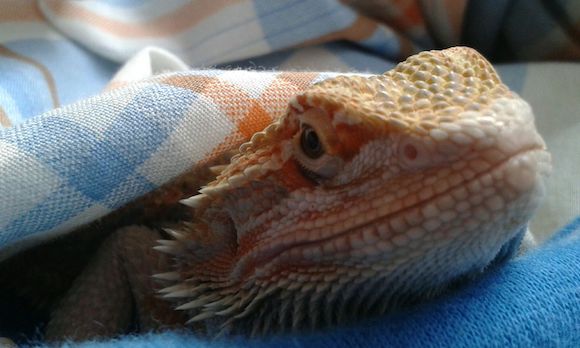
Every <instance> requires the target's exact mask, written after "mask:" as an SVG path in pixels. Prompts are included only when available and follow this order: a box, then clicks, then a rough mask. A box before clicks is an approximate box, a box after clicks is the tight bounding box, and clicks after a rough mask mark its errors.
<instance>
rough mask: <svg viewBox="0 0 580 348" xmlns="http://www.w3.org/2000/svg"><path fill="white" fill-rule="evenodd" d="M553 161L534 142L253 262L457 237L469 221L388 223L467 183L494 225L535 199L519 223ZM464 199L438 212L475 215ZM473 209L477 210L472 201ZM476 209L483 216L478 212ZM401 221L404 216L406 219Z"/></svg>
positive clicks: (375, 250)
mask: <svg viewBox="0 0 580 348" xmlns="http://www.w3.org/2000/svg"><path fill="white" fill-rule="evenodd" d="M549 162H550V155H549V154H548V152H547V151H546V150H545V148H543V146H541V145H532V146H528V147H525V148H523V149H521V150H520V151H518V152H517V153H515V154H514V155H511V156H509V157H507V158H504V159H503V160H500V161H499V162H498V163H497V164H495V165H494V166H492V167H490V168H488V169H487V170H485V171H482V172H480V173H477V174H476V175H475V176H474V177H472V178H471V179H469V180H462V181H461V182H459V183H458V184H456V185H453V186H451V187H449V188H448V189H447V190H445V191H443V192H441V193H439V194H436V195H434V196H432V197H431V198H429V199H427V200H421V201H419V202H416V203H415V204H412V205H409V206H404V207H402V208H401V209H398V210H395V211H392V212H390V213H388V214H386V215H379V216H376V217H375V218H374V219H370V220H367V221H364V222H362V223H359V224H356V225H353V226H350V227H348V228H345V229H344V230H343V231H341V232H339V233H335V234H332V235H328V236H326V237H323V238H319V239H316V240H305V241H301V242H294V243H290V244H279V245H277V246H273V247H272V248H270V250H269V252H268V253H262V254H261V257H259V258H258V259H256V260H254V262H253V264H254V266H255V267H256V268H260V267H261V266H265V267H268V266H269V265H270V266H273V265H275V264H278V265H280V266H284V265H289V266H292V265H297V264H299V265H314V264H319V263H324V262H325V261H324V260H325V258H328V257H336V254H337V253H338V254H345V255H344V256H345V257H346V258H348V257H353V258H361V257H362V258H364V257H367V259H368V261H369V262H371V261H372V260H373V259H377V260H380V259H384V255H385V253H392V252H395V251H396V250H397V249H399V250H406V251H407V252H409V250H410V249H409V247H408V246H409V244H410V243H411V242H412V241H416V240H420V239H422V238H423V239H430V240H432V239H433V238H434V236H435V235H438V236H439V237H442V238H447V239H449V238H458V236H459V235H461V234H462V233H463V234H464V235H465V233H467V232H469V231H466V232H461V231H460V230H461V228H463V229H464V230H469V229H470V228H469V226H461V224H459V225H458V226H454V225H453V224H452V223H451V222H452V221H451V219H450V220H449V221H440V222H441V223H440V224H439V227H438V228H434V227H433V226H428V225H427V221H434V220H433V217H423V218H422V220H423V221H422V222H423V224H421V223H420V222H418V223H417V224H416V225H409V226H407V228H405V229H404V230H402V231H399V232H397V231H394V229H393V227H392V225H390V224H389V222H390V221H392V220H393V219H395V218H396V217H405V216H409V215H413V214H414V215H417V214H421V212H422V211H423V212H424V211H425V208H426V207H427V206H428V205H431V203H434V205H432V206H437V205H438V203H441V202H442V201H443V200H444V199H446V198H445V197H451V196H454V195H455V196H460V192H462V191H463V192H464V191H465V189H466V188H470V187H471V188H472V189H473V188H474V187H476V186H482V189H481V202H480V203H479V204H482V206H484V207H486V208H487V209H488V210H489V211H488V214H487V215H490V216H492V217H493V218H490V219H489V221H487V222H483V223H487V224H493V223H494V218H496V215H499V214H500V213H501V212H502V210H506V209H511V205H512V203H514V202H516V201H518V202H519V201H521V200H520V198H522V197H523V199H527V200H528V201H530V202H531V204H521V203H518V207H517V208H518V209H520V210H522V212H521V213H520V214H518V215H519V216H521V217H522V218H521V220H522V221H521V223H523V222H524V221H523V220H525V219H526V218H527V217H528V216H529V215H531V211H533V210H534V208H535V206H536V204H537V201H538V200H537V199H536V198H538V197H536V196H541V191H542V190H541V189H540V188H539V187H541V186H543V185H542V184H543V181H544V180H542V179H543V178H545V177H546V176H547V175H548V174H549ZM474 183H479V184H474ZM490 188H494V189H490ZM536 191H539V192H536ZM470 194H473V192H470ZM526 196H527V197H526ZM499 200H501V202H500V201H499ZM471 201H475V200H474V199H473V197H471ZM532 201H533V202H532ZM464 202H465V204H463V203H462V204H461V205H462V206H463V208H460V207H459V204H460V201H457V206H456V207H455V209H451V210H448V211H452V210H453V211H452V212H451V213H446V212H445V211H443V212H441V211H440V212H438V214H439V216H440V218H444V217H445V216H451V215H456V216H457V215H459V216H463V217H464V218H467V217H469V216H470V215H472V214H474V211H469V209H470V206H469V205H467V204H468V203H467V202H468V200H467V199H466V200H465V201H464ZM471 208H472V209H474V208H473V204H472V205H471ZM463 209H464V210H463ZM457 210H463V212H461V211H460V212H459V213H458V212H457ZM526 211H527V213H526ZM477 214H480V215H482V213H481V212H480V211H478V213H477ZM479 218H480V219H481V218H482V216H479ZM399 220H401V219H399ZM403 220H405V219H404V218H403ZM409 220H412V219H409ZM407 221H408V220H407ZM510 223H511V224H513V223H514V221H513V220H512V221H511V222H510ZM521 223H520V224H521ZM455 225H457V223H455ZM516 225H519V224H516ZM497 227H500V226H497ZM505 228H506V227H505V226H501V228H497V230H504V229H505ZM476 230H478V229H476ZM514 233H515V232H514ZM428 235H429V236H428ZM471 235H473V233H471ZM512 237H513V235H512V233H511V232H510V233H506V235H505V236H503V237H502V238H503V239H505V240H503V239H502V240H503V242H505V241H507V240H509V239H511V238H512ZM503 242H502V244H503Z"/></svg>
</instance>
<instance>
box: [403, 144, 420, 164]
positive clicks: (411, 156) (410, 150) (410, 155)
mask: <svg viewBox="0 0 580 348" xmlns="http://www.w3.org/2000/svg"><path fill="white" fill-rule="evenodd" d="M403 153H404V154H405V157H407V159H408V160H411V161H413V160H415V159H417V156H418V154H419V152H418V151H417V148H416V147H415V146H414V145H411V144H407V145H405V148H404V149H403Z"/></svg>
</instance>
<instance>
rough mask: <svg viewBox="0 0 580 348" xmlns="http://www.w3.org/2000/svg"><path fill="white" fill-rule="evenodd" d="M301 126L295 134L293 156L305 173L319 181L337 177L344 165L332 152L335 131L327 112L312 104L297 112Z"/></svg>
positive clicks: (313, 179)
mask: <svg viewBox="0 0 580 348" xmlns="http://www.w3.org/2000/svg"><path fill="white" fill-rule="evenodd" d="M298 118H299V120H300V130H299V131H298V133H297V134H296V135H295V137H294V157H295V159H296V160H297V162H298V164H299V167H300V169H301V171H302V174H303V175H304V176H306V177H307V178H308V179H310V180H312V181H315V182H320V181H322V180H324V179H329V178H332V177H334V176H335V175H336V174H337V173H338V172H339V170H340V168H342V160H341V159H340V158H339V157H338V156H335V155H333V152H334V151H333V145H334V144H335V143H336V134H335V131H334V127H333V126H332V121H331V119H330V118H329V117H328V115H327V114H326V112H325V111H324V110H322V109H319V108H311V109H308V110H307V111H306V112H304V113H302V114H300V115H299V116H298Z"/></svg>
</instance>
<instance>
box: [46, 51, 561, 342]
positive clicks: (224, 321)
mask: <svg viewBox="0 0 580 348" xmlns="http://www.w3.org/2000/svg"><path fill="white" fill-rule="evenodd" d="M549 171H550V156H549V154H548V152H547V151H546V148H545V144H544V142H543V140H542V138H541V137H540V135H539V134H538V133H537V131H536V129H535V126H534V119H533V114H532V111H531V109H530V106H529V105H528V104H527V103H526V102H525V101H523V100H522V99H520V98H519V97H518V96H517V95H516V94H515V93H513V92H511V91H509V90H508V88H507V87H506V86H505V85H503V84H502V83H501V81H500V79H499V77H498V76H497V74H496V72H495V71H494V69H493V68H492V66H491V65H490V64H489V63H488V62H487V61H486V60H485V59H484V58H483V57H481V56H480V55H479V54H478V53H477V52H475V51H473V50H471V49H468V48H452V49H448V50H444V51H431V52H423V53H421V54H418V55H416V56H413V57H410V58H409V59H407V60H406V61H405V62H403V63H401V64H399V65H398V66H397V67H396V68H395V69H394V70H391V71H389V72H387V73H385V74H384V75H381V76H374V77H368V78H367V77H337V78H334V79H331V80H327V81H324V82H322V83H319V84H317V85H315V86H313V87H312V88H311V89H309V90H308V91H306V92H305V93H303V94H301V95H299V96H297V97H296V98H295V99H293V100H292V101H291V102H290V106H289V108H288V111H287V113H286V114H285V115H283V116H282V117H281V118H280V119H279V120H278V121H276V122H275V123H273V124H272V125H270V126H268V127H267V128H266V129H265V130H264V131H263V132H260V133H257V134H255V135H254V137H253V138H252V139H251V141H250V142H249V143H247V144H244V145H242V147H241V148H240V153H239V154H238V155H236V156H235V157H234V158H233V159H232V160H231V163H230V164H229V165H228V166H227V167H226V168H225V169H224V170H223V171H222V172H221V174H220V175H218V177H217V178H216V179H215V180H214V181H212V182H210V183H209V184H207V186H205V187H203V188H202V189H201V190H200V194H199V195H196V196H193V197H191V198H189V199H186V200H184V201H182V202H183V203H184V204H185V205H187V206H190V207H191V208H192V209H193V211H192V214H193V217H194V218H193V220H192V221H190V222H184V223H181V224H180V225H178V226H177V227H176V228H174V229H171V230H168V231H167V233H168V234H169V235H171V237H172V239H171V240H164V241H161V242H160V243H161V244H160V245H158V246H157V247H155V249H157V250H158V251H162V252H164V253H166V254H169V255H170V259H168V260H167V259H164V258H163V257H161V256H158V255H157V256H148V257H149V259H154V260H156V261H155V262H156V263H155V264H156V265H157V266H158V267H155V268H157V269H159V268H161V269H165V272H163V273H160V274H157V275H156V278H158V279H159V280H160V281H161V282H164V283H165V285H167V286H168V287H166V288H165V289H162V290H161V294H163V297H165V298H166V299H168V300H169V301H165V300H158V301H159V303H157V304H156V305H160V306H164V305H167V306H168V308H170V307H176V309H177V313H181V314H185V317H187V323H190V324H191V323H196V324H197V326H195V327H196V328H200V330H203V331H204V332H206V333H209V334H215V332H216V331H220V330H221V331H229V330H232V331H235V332H244V333H251V334H263V333H268V332H279V331H295V330H300V329H305V328H318V327H324V326H329V325H335V324H340V323H343V322H348V321H351V320H353V319H355V318H358V317H365V316H369V315H376V314H380V313H384V312H386V311H388V310H389V309H390V308H392V306H394V305H395V304H396V303H397V302H399V301H401V300H403V299H404V298H408V297H415V296H427V295H430V294H433V293H435V292H437V291H439V290H440V289H442V288H444V287H445V286H446V285H448V284H450V283H451V282H452V281H453V280H455V279H458V278H459V277H461V276H463V275H466V274H470V273H472V272H474V271H480V270H482V269H484V268H485V267H486V266H488V265H489V264H490V263H491V262H492V261H493V260H494V259H495V258H496V256H497V255H498V253H499V252H500V249H501V248H502V246H504V245H506V243H508V242H509V241H511V240H512V239H514V238H515V237H516V235H517V233H518V231H521V230H522V228H525V226H526V224H527V222H528V221H529V219H530V217H531V216H532V214H533V212H534V210H535V208H536V207H537V205H538V201H539V198H540V197H541V195H542V191H543V188H544V179H545V177H546V176H547V175H548V173H549ZM135 231H137V232H135ZM124 233H125V235H130V236H133V237H130V238H127V237H116V239H115V240H114V241H113V242H111V243H109V249H107V250H112V249H123V248H122V247H120V245H122V244H123V242H122V241H123V240H125V242H127V241H126V240H129V242H127V243H129V245H131V243H138V242H135V238H134V236H138V235H139V233H142V234H141V235H147V236H152V235H153V236H154V235H155V232H152V231H151V230H147V229H145V228H136V229H135V230H133V232H131V231H129V232H127V231H126V230H125V232H124ZM148 238H150V237H148ZM130 240H132V242H131V241H130ZM137 240H138V238H137ZM111 245H113V246H111ZM145 245H147V244H146V243H145ZM125 249H126V248H125ZM140 250H144V249H140ZM145 250H148V249H147V248H145ZM125 251H126V250H125ZM107 252H109V251H105V252H103V253H105V254H106V253H107ZM120 253H121V254H123V253H124V251H120ZM115 255H116V254H115ZM124 255H125V256H123V257H124V259H123V260H129V261H126V263H127V264H129V265H133V264H134V258H132V257H130V256H127V254H124ZM129 255H134V253H133V254H131V253H130V252H129ZM115 257H117V256H115ZM104 259H106V260H109V262H111V260H112V257H111V256H104ZM97 264H98V262H96V263H95V265H97ZM115 267H117V266H115ZM119 267H126V266H119ZM131 267H132V266H131ZM131 267H129V269H131V270H132V271H126V272H129V274H137V273H140V272H145V273H146V274H152V273H153V272H154V270H151V269H150V267H149V266H143V267H140V268H137V269H136V270H135V268H134V267H133V268H131ZM95 269H98V267H97V266H95ZM155 271H158V270H155ZM148 272H149V273H148ZM101 277H102V278H103V279H105V278H107V277H108V273H107V272H106V271H102V270H101ZM82 278H85V279H86V278H90V277H88V276H85V277H82ZM129 278H131V277H129ZM78 282H80V283H82V282H83V281H82V280H81V281H78ZM91 282H92V283H91ZM95 282H98V281H95V280H94V279H93V280H92V281H85V283H86V284H89V285H85V288H91V289H93V288H95ZM101 282H104V281H103V280H101ZM129 282H131V281H129ZM142 283H143V281H141V283H140V284H142ZM75 289H76V290H73V291H71V294H69V295H68V300H65V304H66V303H67V302H68V303H69V305H68V306H66V305H65V307H67V308H73V309H74V308H75V306H76V308H78V301H77V300H78V299H79V298H82V289H83V285H82V284H80V285H77V286H76V287H75ZM135 289H137V290H135ZM141 289H145V290H141ZM147 289H149V290H147ZM151 289H155V286H154V285H147V286H145V287H143V286H141V285H139V286H138V287H137V288H135V287H133V293H134V294H135V293H137V294H139V293H140V292H141V291H151V292H153V290H151ZM111 291H112V290H111ZM128 296H129V295H128ZM136 297H139V296H136ZM150 297H153V295H150ZM71 298H73V299H77V300H71ZM93 300H94V301H93V302H95V301H97V300H96V299H93ZM75 301H77V302H75ZM79 301H92V300H91V296H89V299H86V296H85V299H83V300H79ZM139 303H140V300H137V307H138V308H137V309H138V310H139V313H140V316H141V312H142V308H139V306H140V304H139ZM152 312H155V311H152ZM71 313H72V312H71V310H59V311H57V313H56V314H55V316H54V319H53V322H52V323H51V324H50V325H49V333H51V334H50V336H51V337H62V336H69V335H71V330H69V331H67V330H66V329H62V328H61V326H62V325H57V324H55V323H59V322H60V323H62V322H65V321H68V322H69V323H70V322H75V321H77V320H80V319H82V318H78V315H77V316H76V317H75V314H74V313H72V314H71ZM177 316H179V315H177ZM154 317H155V320H154V321H156V322H157V324H159V326H162V324H164V323H168V324H174V323H176V322H177V323H179V322H180V320H186V319H179V318H177V319H176V315H169V317H171V318H172V319H171V320H165V318H164V317H163V316H162V315H158V314H155V315H154ZM65 319H66V320H65ZM99 320H100V321H101V322H104V321H106V320H107V319H103V318H100V319H99ZM147 327H149V326H147ZM55 328H56V329H55ZM72 331H74V334H78V331H79V330H78V329H75V330H72ZM111 332H118V331H111ZM74 334H73V335H74ZM86 336H91V334H90V333H89V334H87V335H84V336H83V335H82V334H81V335H77V336H76V337H86Z"/></svg>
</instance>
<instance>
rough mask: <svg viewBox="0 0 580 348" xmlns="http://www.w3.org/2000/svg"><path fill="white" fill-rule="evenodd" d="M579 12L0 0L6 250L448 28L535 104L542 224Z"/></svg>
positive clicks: (554, 215) (572, 144)
mask: <svg viewBox="0 0 580 348" xmlns="http://www.w3.org/2000/svg"><path fill="white" fill-rule="evenodd" d="M578 23H580V7H579V6H578V2H577V1H573V0H569V1H564V0H559V1H541V0H520V1H518V0H505V1H493V2H491V1H481V0H459V1H413V0H397V1H387V0H374V1H370V0H369V1H349V0H347V1H335V0H285V1H265V0H264V1H259V0H254V1H227V0H215V1H196V2H191V1H186V0H166V1H153V0H150V1H134V0H114V1H113V0H109V1H82V2H81V1H63V0H38V1H33V0H7V1H3V2H2V3H1V4H0V197H2V199H1V200H0V261H1V260H3V259H6V258H7V257H9V256H11V255H14V254H15V253H17V252H19V251H21V250H23V249H25V248H28V247H30V246H33V245H36V244H38V243H41V242H42V241H45V240H47V239H50V238H54V237H55V236H57V235H61V234H64V233H67V232H69V231H71V230H73V229H75V228H76V227H78V226H80V225H83V224H85V223H87V222H90V221H92V220H95V219H97V218H99V217H102V216H104V215H106V214H107V213H109V212H111V211H113V210H115V209H117V208H119V207H120V206H122V205H124V204H126V203H127V202H129V201H131V200H133V199H134V198H136V197H139V196H141V195H143V194H144V193H146V192H148V191H151V190H152V189H154V188H156V187H159V186H160V185H162V184H163V183H165V182H167V181H168V180H170V179H171V178H173V177H175V176H176V175H178V174H180V173H182V172H183V171H184V170H186V169H187V168H190V167H192V166H195V165H200V164H202V163H204V162H205V161H206V160H207V159H208V158H211V157H212V156H214V155H215V154H216V153H219V151H221V149H223V148H225V147H227V146H230V145H232V144H238V143H241V142H243V141H244V140H245V139H248V137H249V136H251V134H252V133H253V132H255V131H257V130H259V129H260V128H261V127H263V126H264V125H266V124H267V123H269V122H270V120H271V119H272V118H273V117H275V116H276V115H278V114H279V113H281V112H283V110H284V109H285V106H286V102H287V101H288V99H289V98H290V97H291V96H292V95H294V94H296V93H298V92H299V91H301V90H303V89H304V88H306V87H307V86H309V85H310V84H312V83H315V82H317V81H320V80H323V79H325V78H328V77H330V76H334V75H336V74H338V73H352V72H357V73H382V72H383V71H385V70H388V69H389V68H391V67H392V66H393V65H394V64H395V63H396V61H398V60H401V59H403V58H405V57H407V56H408V55H410V54H413V53H416V52H418V51H420V50H424V49H434V48H441V47H447V46H452V45H458V44H464V45H470V46H472V47H475V48H477V49H478V50H480V51H481V52H482V53H484V54H485V55H486V56H487V57H488V58H490V59H491V60H493V61H494V62H495V63H498V65H497V68H498V70H499V72H500V74H501V76H502V78H503V80H504V81H505V82H506V83H507V84H508V85H509V86H510V87H511V88H512V89H514V90H515V91H517V92H518V93H520V94H521V95H522V96H523V97H524V98H525V99H527V100H528V101H530V103H531V104H532V106H533V108H534V110H535V112H536V115H537V124H538V128H539V129H540V132H541V133H542V134H543V135H544V136H545V138H546V140H547V143H548V146H549V148H550V149H551V151H552V153H553V155H554V161H555V167H556V168H555V171H554V176H553V178H552V181H551V182H550V185H549V195H548V197H547V199H546V204H545V205H544V206H543V207H542V208H541V209H540V210H539V212H538V214H537V217H536V219H535V220H534V221H533V223H532V230H533V231H534V232H536V233H539V234H540V236H543V238H547V236H548V235H550V234H552V233H553V232H554V231H555V230H556V229H558V228H560V227H562V226H564V225H565V223H566V222H567V221H570V220H571V219H573V218H574V217H575V216H578V215H579V214H580V204H578V202H580V183H579V182H578V179H577V174H576V173H578V172H580V161H579V160H578V153H577V146H578V144H577V140H576V139H577V138H576V137H577V134H578V132H580V122H578V119H579V117H578V116H579V111H578V110H580V98H579V95H578V90H579V89H578V81H580V65H578V63H574V62H572V61H574V60H578V58H580V45H579V42H580V41H579V37H580V35H579V33H580V25H579V24H578ZM483 28H485V29H483ZM556 59H557V60H559V61H560V62H553V61H554V60H556ZM539 60H544V61H546V60H550V61H552V62H550V63H531V62H530V61H539ZM562 60H568V61H571V62H561V61H562ZM516 61H517V62H518V63H517V64H505V65H502V64H499V63H504V62H511V63H513V62H516ZM522 61H525V62H522ZM272 69H275V70H272ZM329 71H330V72H329ZM0 282H1V280H0ZM0 288H1V286H0ZM0 333H1V328H0Z"/></svg>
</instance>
